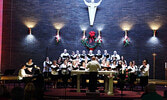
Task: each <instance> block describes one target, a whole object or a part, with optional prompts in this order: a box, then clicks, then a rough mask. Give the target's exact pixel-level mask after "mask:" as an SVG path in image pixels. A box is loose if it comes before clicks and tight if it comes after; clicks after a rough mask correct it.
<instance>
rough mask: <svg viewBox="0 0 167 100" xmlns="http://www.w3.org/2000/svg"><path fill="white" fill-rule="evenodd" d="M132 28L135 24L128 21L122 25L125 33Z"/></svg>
mask: <svg viewBox="0 0 167 100" xmlns="http://www.w3.org/2000/svg"><path fill="white" fill-rule="evenodd" d="M132 26H133V23H130V22H127V21H125V22H123V23H121V26H120V27H121V28H122V30H124V31H129V30H130V29H131V28H132Z"/></svg>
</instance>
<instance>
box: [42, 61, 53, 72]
mask: <svg viewBox="0 0 167 100" xmlns="http://www.w3.org/2000/svg"><path fill="white" fill-rule="evenodd" d="M46 63H48V64H52V62H51V61H44V62H43V72H51V68H50V67H49V66H48V65H47V64H46ZM47 68H49V69H47Z"/></svg>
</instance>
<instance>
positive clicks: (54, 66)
mask: <svg viewBox="0 0 167 100" xmlns="http://www.w3.org/2000/svg"><path fill="white" fill-rule="evenodd" d="M56 67H57V66H56V65H51V68H56ZM58 71H59V69H57V70H52V71H51V74H52V75H58Z"/></svg>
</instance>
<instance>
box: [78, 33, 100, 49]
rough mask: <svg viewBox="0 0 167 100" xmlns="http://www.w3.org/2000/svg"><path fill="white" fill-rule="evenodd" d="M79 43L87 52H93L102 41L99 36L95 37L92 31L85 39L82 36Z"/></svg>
mask: <svg viewBox="0 0 167 100" xmlns="http://www.w3.org/2000/svg"><path fill="white" fill-rule="evenodd" d="M81 43H82V44H83V45H84V46H86V47H87V48H88V49H89V50H94V49H95V48H96V47H97V46H98V45H100V44H101V43H102V39H101V37H100V36H98V37H96V33H95V32H94V31H90V32H89V37H88V38H86V37H85V36H83V38H82V40H81Z"/></svg>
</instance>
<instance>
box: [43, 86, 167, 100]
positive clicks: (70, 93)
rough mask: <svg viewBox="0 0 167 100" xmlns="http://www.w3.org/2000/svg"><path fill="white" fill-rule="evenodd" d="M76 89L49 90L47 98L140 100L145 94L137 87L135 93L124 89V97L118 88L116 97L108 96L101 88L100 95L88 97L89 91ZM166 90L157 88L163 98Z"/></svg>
mask: <svg viewBox="0 0 167 100" xmlns="http://www.w3.org/2000/svg"><path fill="white" fill-rule="evenodd" d="M76 90H77V89H76V88H66V89H65V88H57V89H53V88H49V89H48V90H47V91H45V96H50V97H59V98H68V99H87V98H91V97H92V98H96V97H97V98H99V99H100V98H103V99H111V98H115V99H118V98H122V99H123V98H124V99H128V100H129V99H139V98H140V97H141V95H142V94H143V91H141V89H140V87H137V88H135V89H134V91H129V89H128V88H127V89H124V91H123V93H122V95H121V91H120V90H119V89H118V88H115V89H114V95H113V96H111V95H107V93H104V91H103V88H99V89H98V90H99V92H100V95H92V96H90V95H89V96H88V95H86V91H87V90H88V89H81V93H78V92H76ZM164 90H167V88H166V87H165V86H160V85H158V86H157V93H158V94H160V95H161V96H164Z"/></svg>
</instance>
